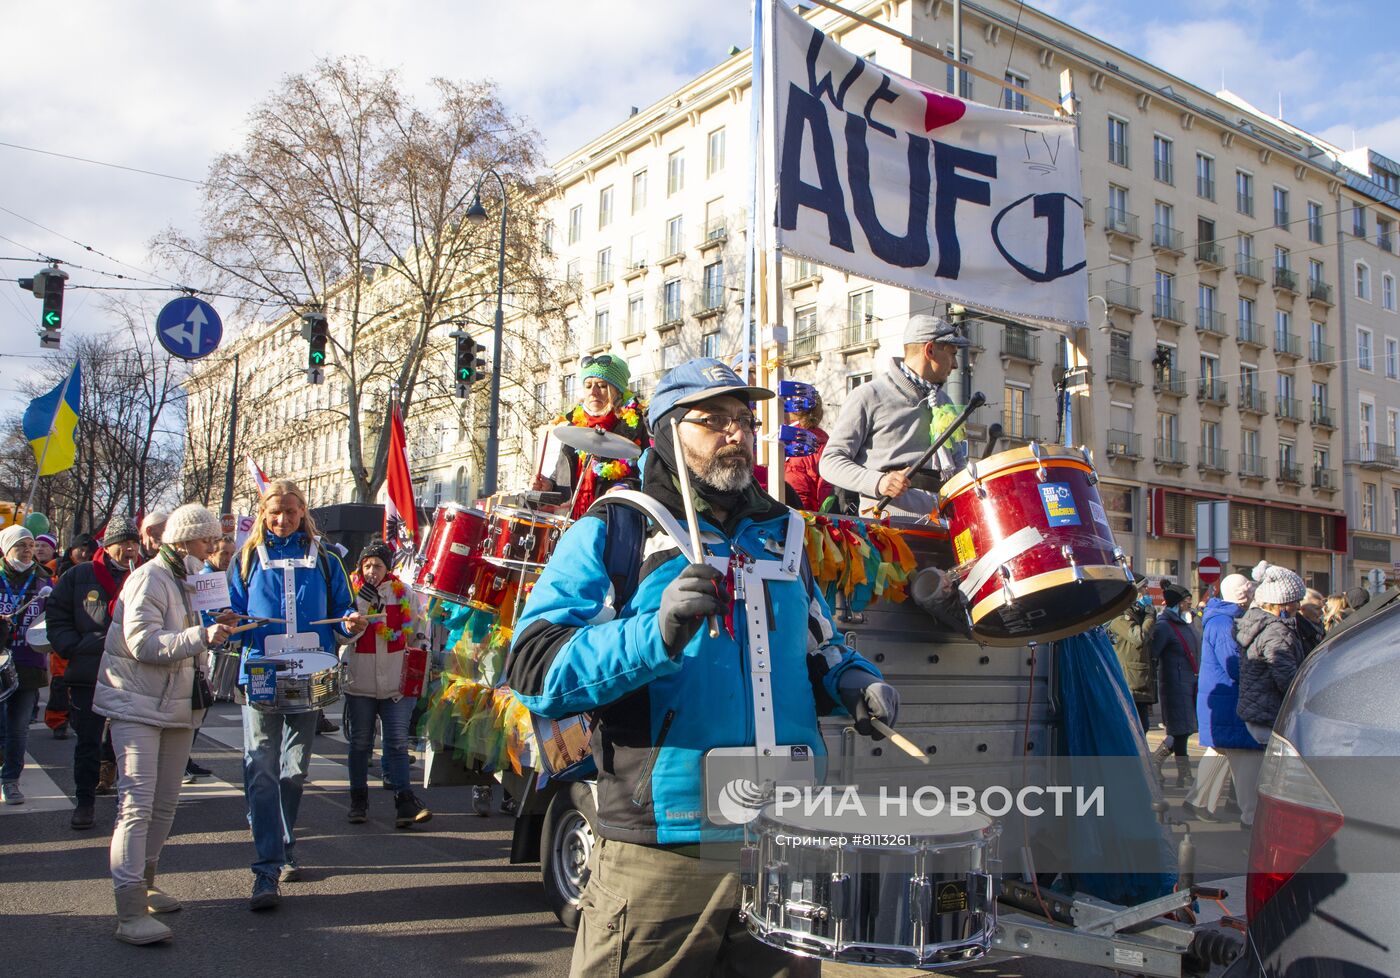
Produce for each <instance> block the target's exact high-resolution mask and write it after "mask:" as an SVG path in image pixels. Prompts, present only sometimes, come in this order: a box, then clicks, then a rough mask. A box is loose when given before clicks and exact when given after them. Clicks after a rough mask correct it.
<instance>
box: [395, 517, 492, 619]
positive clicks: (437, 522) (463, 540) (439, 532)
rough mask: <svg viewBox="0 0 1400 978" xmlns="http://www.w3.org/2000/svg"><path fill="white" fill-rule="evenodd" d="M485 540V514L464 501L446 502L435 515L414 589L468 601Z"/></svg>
mask: <svg viewBox="0 0 1400 978" xmlns="http://www.w3.org/2000/svg"><path fill="white" fill-rule="evenodd" d="M485 539H486V514H485V513H483V512H481V511H480V510H475V509H468V508H467V507H465V506H463V505H462V504H460V503H443V504H442V505H441V506H439V507H438V508H437V512H435V513H434V514H433V529H432V531H431V532H430V533H429V534H428V542H427V545H426V546H425V547H424V548H423V562H422V564H420V565H419V567H418V574H417V575H416V576H415V578H414V580H413V589H414V590H415V591H418V592H420V593H422V594H431V595H433V596H434V597H438V598H443V599H445V600H447V601H454V602H456V603H458V604H461V603H463V602H465V601H467V600H468V599H469V598H470V596H471V593H472V592H471V588H472V584H473V582H474V581H475V580H476V572H477V569H478V568H479V567H480V566H481V545H482V542H483V541H485Z"/></svg>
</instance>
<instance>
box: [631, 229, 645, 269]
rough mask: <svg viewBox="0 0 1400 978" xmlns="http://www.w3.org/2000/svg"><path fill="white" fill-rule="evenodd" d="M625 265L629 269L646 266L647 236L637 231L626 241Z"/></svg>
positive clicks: (643, 232)
mask: <svg viewBox="0 0 1400 978" xmlns="http://www.w3.org/2000/svg"><path fill="white" fill-rule="evenodd" d="M627 267H628V268H630V269H636V268H646V267H647V236H646V232H645V231H638V232H637V233H636V234H634V235H632V237H631V238H630V239H629V240H628V242H627Z"/></svg>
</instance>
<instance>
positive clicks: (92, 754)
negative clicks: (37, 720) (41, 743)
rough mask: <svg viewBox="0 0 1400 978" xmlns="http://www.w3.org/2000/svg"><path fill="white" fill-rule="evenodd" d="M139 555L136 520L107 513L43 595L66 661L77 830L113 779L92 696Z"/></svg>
mask: <svg viewBox="0 0 1400 978" xmlns="http://www.w3.org/2000/svg"><path fill="white" fill-rule="evenodd" d="M140 560H141V533H140V531H139V530H138V529H137V527H136V522H135V521H134V520H131V519H128V518H127V517H125V516H113V517H112V518H111V519H110V520H108V522H107V529H106V531H105V532H104V534H103V536H102V549H101V550H100V551H98V553H97V555H96V556H94V557H93V559H92V560H89V561H86V562H84V563H81V564H77V565H75V566H74V567H72V568H71V569H70V570H68V571H67V572H65V573H64V575H63V576H62V577H60V578H59V579H58V583H57V584H56V585H54V589H53V594H51V595H49V604H48V609H47V617H48V625H49V644H50V645H52V646H53V650H54V653H55V654H56V655H58V656H59V658H61V659H63V660H64V661H65V662H66V663H67V667H66V669H65V671H64V674H63V681H64V685H66V686H67V687H68V696H69V714H68V722H69V724H70V725H71V726H72V728H73V733H74V734H75V735H76V736H77V743H76V744H75V745H74V747H73V784H74V790H73V793H74V795H75V797H76V799H77V804H76V806H75V807H74V809H73V818H72V821H71V825H72V827H73V828H75V829H79V830H82V829H90V828H92V826H93V819H94V799H95V796H96V795H98V794H111V793H112V785H113V784H114V783H115V782H116V773H117V764H116V756H115V755H113V754H110V752H111V747H110V745H108V746H106V747H104V745H103V736H102V734H103V731H104V730H105V728H106V725H107V721H106V718H105V717H103V716H101V715H100V714H98V713H96V712H94V711H93V708H92V700H93V695H94V693H95V692H96V688H97V668H98V664H99V663H100V662H101V661H102V649H103V647H104V645H105V643H106V641H107V627H108V626H109V625H111V623H112V609H113V607H114V606H115V605H116V603H117V595H118V594H120V593H121V589H122V585H123V584H124V583H125V582H126V577H127V575H128V574H129V573H131V570H132V568H134V567H135V566H136V565H137V564H138V563H140ZM104 754H107V755H109V756H106V757H104V756H103V755H104ZM99 786H100V787H99Z"/></svg>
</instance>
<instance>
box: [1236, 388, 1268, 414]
mask: <svg viewBox="0 0 1400 978" xmlns="http://www.w3.org/2000/svg"><path fill="white" fill-rule="evenodd" d="M1268 411H1269V399H1268V397H1266V396H1265V394H1264V392H1263V391H1261V390H1259V389H1258V388H1257V387H1251V386H1250V385H1248V384H1246V385H1244V386H1242V387H1241V388H1240V412H1241V413H1245V414H1259V415H1263V414H1267V413H1268Z"/></svg>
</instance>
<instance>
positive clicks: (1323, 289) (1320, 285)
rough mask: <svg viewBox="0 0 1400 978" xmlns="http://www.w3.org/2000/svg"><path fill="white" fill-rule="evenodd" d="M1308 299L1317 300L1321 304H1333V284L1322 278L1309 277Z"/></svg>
mask: <svg viewBox="0 0 1400 978" xmlns="http://www.w3.org/2000/svg"><path fill="white" fill-rule="evenodd" d="M1308 301H1309V302H1316V303H1317V304H1318V305H1319V306H1331V305H1333V304H1334V303H1333V302H1332V286H1330V285H1328V284H1327V283H1326V282H1324V281H1322V279H1318V278H1310V279H1308Z"/></svg>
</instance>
